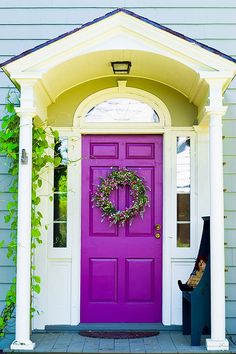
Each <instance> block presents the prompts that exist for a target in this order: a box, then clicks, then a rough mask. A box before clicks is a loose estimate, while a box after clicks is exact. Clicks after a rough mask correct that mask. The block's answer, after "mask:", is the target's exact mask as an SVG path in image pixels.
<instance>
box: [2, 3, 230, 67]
mask: <svg viewBox="0 0 236 354" xmlns="http://www.w3.org/2000/svg"><path fill="white" fill-rule="evenodd" d="M118 12H123V13H125V14H127V15H129V16H132V17H135V18H137V19H138V20H140V21H143V22H145V23H148V24H149V25H151V26H153V27H156V28H159V29H161V30H163V31H165V32H168V33H170V34H172V35H174V36H176V37H179V38H181V39H183V40H185V41H187V42H189V43H192V44H194V45H197V46H199V47H201V48H203V49H205V50H207V51H209V52H211V53H214V54H216V55H219V56H221V57H222V58H224V59H226V60H229V61H231V62H234V63H236V59H234V58H232V57H231V56H229V55H227V54H225V53H222V52H220V51H219V50H217V49H215V48H212V47H210V46H208V45H206V44H203V43H201V42H198V41H196V40H195V39H193V38H190V37H187V36H185V35H184V34H182V33H180V32H176V31H174V30H172V29H170V28H168V27H166V26H163V25H161V24H159V23H157V22H155V21H152V20H149V19H148V18H146V17H143V16H140V15H137V14H136V13H134V12H132V11H130V10H127V9H123V8H118V9H116V10H114V11H111V12H108V13H107V14H105V15H104V16H101V17H98V18H95V19H94V20H93V21H90V22H87V23H85V24H83V25H82V26H81V27H78V28H75V29H73V30H72V31H69V32H65V33H63V34H61V35H60V36H58V37H55V38H53V39H50V40H48V41H46V42H44V43H42V44H39V45H37V46H36V47H33V48H31V49H29V50H26V51H24V52H22V53H20V54H18V55H15V56H14V57H12V58H10V59H8V60H6V61H5V62H3V63H1V64H0V67H4V66H6V65H7V64H9V63H12V62H13V61H16V60H18V59H20V58H22V57H24V56H26V55H28V54H31V53H33V52H35V51H37V50H39V49H41V48H44V47H46V46H48V45H50V44H52V43H54V42H57V41H59V40H61V39H63V38H65V37H67V36H70V35H71V34H74V33H76V32H79V31H81V30H82V29H84V28H86V27H89V26H91V25H93V24H95V23H97V22H100V21H102V20H104V19H106V18H109V17H111V16H113V15H115V14H117V13H118Z"/></svg>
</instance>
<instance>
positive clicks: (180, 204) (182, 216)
mask: <svg viewBox="0 0 236 354" xmlns="http://www.w3.org/2000/svg"><path fill="white" fill-rule="evenodd" d="M177 221H190V194H177Z"/></svg>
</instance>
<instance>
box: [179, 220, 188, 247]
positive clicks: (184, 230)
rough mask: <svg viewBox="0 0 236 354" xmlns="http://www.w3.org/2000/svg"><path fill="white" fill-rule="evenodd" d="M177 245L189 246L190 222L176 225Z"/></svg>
mask: <svg viewBox="0 0 236 354" xmlns="http://www.w3.org/2000/svg"><path fill="white" fill-rule="evenodd" d="M177 247H190V224H189V223H188V224H178V225H177Z"/></svg>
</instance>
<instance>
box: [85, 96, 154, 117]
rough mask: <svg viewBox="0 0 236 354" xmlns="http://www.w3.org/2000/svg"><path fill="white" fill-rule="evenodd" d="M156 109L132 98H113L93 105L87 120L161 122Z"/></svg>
mask: <svg viewBox="0 0 236 354" xmlns="http://www.w3.org/2000/svg"><path fill="white" fill-rule="evenodd" d="M159 121H160V120H159V117H158V115H157V113H156V112H155V110H154V109H153V108H152V107H150V106H149V105H148V104H147V103H144V102H141V101H138V100H135V99H130V98H112V99H109V100H106V101H103V102H101V103H99V104H97V105H96V106H95V107H93V108H92V109H91V110H90V111H89V112H88V113H87V114H86V116H85V122H88V123H92V122H99V123H100V122H114V123H120V122H131V123H132V122H136V123H159Z"/></svg>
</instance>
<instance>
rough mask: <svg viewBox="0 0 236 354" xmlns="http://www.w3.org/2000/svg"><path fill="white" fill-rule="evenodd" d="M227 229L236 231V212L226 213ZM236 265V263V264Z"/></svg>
mask: <svg viewBox="0 0 236 354" xmlns="http://www.w3.org/2000/svg"><path fill="white" fill-rule="evenodd" d="M224 214H225V228H226V229H236V212H235V211H225V213H224ZM235 265H236V263H235Z"/></svg>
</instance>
